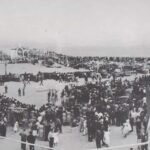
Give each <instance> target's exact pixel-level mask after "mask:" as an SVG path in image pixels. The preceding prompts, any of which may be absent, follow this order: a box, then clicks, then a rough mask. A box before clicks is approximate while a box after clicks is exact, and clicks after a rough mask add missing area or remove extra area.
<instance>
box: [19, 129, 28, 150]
mask: <svg viewBox="0 0 150 150" xmlns="http://www.w3.org/2000/svg"><path fill="white" fill-rule="evenodd" d="M19 135H20V137H21V142H23V143H21V150H26V144H25V143H24V142H26V141H27V134H26V129H23V130H22V132H21V133H20V134H19Z"/></svg>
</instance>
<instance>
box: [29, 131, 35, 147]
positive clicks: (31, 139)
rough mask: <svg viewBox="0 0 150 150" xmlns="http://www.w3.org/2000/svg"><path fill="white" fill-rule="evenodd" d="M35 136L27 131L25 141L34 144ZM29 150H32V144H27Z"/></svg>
mask: <svg viewBox="0 0 150 150" xmlns="http://www.w3.org/2000/svg"><path fill="white" fill-rule="evenodd" d="M35 140H36V139H35V136H33V134H32V131H30V132H29V135H28V136H27V141H28V143H30V144H35ZM29 149H30V150H34V145H29Z"/></svg>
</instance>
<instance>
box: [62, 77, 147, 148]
mask: <svg viewBox="0 0 150 150" xmlns="http://www.w3.org/2000/svg"><path fill="white" fill-rule="evenodd" d="M149 85H150V76H142V77H139V78H137V77H136V78H135V79H134V80H133V81H130V80H127V79H126V80H123V79H121V78H119V79H112V80H109V81H106V82H101V83H99V84H98V83H97V84H92V83H87V84H86V85H83V86H66V87H65V89H64V90H63V92H62V99H63V100H64V101H65V102H66V103H65V105H66V106H68V105H69V104H70V105H71V106H75V105H76V104H80V105H79V107H78V113H74V114H76V115H77V116H78V117H79V119H78V120H80V123H79V126H80V131H81V132H83V135H86V134H87V135H88V140H89V141H92V140H93V139H96V145H97V148H100V147H101V146H102V145H101V144H103V145H105V146H109V145H110V137H109V134H110V133H109V127H110V126H111V125H115V126H120V127H121V128H122V134H123V137H127V136H128V134H130V133H132V132H133V130H135V129H136V134H137V139H138V141H140V142H145V141H147V140H148V139H147V138H146V137H147V123H148V117H147V101H146V87H147V86H149ZM67 103H68V105H67ZM85 104H86V105H85ZM74 108H75V107H74ZM79 110H80V111H79ZM77 116H76V117H75V118H78V117H77ZM78 120H76V121H77V122H78ZM134 126H135V129H134ZM144 147H146V148H147V145H144ZM146 148H145V149H146Z"/></svg>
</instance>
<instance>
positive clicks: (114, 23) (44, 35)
mask: <svg viewBox="0 0 150 150" xmlns="http://www.w3.org/2000/svg"><path fill="white" fill-rule="evenodd" d="M16 46H27V47H36V48H44V49H49V50H55V51H57V52H62V53H65V54H69V55H82V56H83V55H92V56H94V55H99V56H106V55H109V56H110V55H112V56H115V55H117V56H150V0H0V48H14V47H16Z"/></svg>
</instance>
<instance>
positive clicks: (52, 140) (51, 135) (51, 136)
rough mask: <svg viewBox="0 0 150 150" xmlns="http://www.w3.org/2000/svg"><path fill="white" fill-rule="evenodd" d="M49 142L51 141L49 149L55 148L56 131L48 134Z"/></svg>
mask: <svg viewBox="0 0 150 150" xmlns="http://www.w3.org/2000/svg"><path fill="white" fill-rule="evenodd" d="M48 141H49V147H50V148H53V147H54V130H53V129H50V131H49V133H48Z"/></svg>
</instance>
